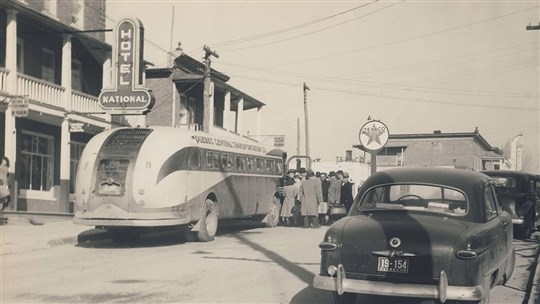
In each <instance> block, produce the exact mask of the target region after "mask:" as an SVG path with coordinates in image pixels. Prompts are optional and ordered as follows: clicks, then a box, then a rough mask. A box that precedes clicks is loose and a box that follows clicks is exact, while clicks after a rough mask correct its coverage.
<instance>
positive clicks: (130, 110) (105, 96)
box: [98, 19, 154, 115]
mask: <svg viewBox="0 0 540 304" xmlns="http://www.w3.org/2000/svg"><path fill="white" fill-rule="evenodd" d="M143 37H144V28H143V26H142V23H141V22H140V21H139V20H137V19H124V20H122V21H120V23H118V25H117V26H116V29H115V44H114V45H113V57H112V58H113V79H114V81H115V83H114V88H113V89H103V90H101V93H100V94H99V97H98V101H99V105H100V106H101V108H103V109H104V110H105V111H106V112H107V113H109V114H125V115H129V114H143V113H144V112H146V111H148V110H150V109H151V108H152V106H153V103H154V100H153V96H152V93H151V92H150V91H148V90H147V89H145V88H144V83H143V77H142V76H143V75H142V71H143V67H142V63H143V39H144V38H143Z"/></svg>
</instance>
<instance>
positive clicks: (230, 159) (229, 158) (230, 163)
mask: <svg viewBox="0 0 540 304" xmlns="http://www.w3.org/2000/svg"><path fill="white" fill-rule="evenodd" d="M227 169H228V170H232V169H234V158H233V156H232V155H227Z"/></svg>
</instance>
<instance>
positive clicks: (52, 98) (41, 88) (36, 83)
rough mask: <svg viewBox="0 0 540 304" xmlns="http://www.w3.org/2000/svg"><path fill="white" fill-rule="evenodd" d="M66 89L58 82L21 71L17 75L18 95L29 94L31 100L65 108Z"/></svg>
mask: <svg viewBox="0 0 540 304" xmlns="http://www.w3.org/2000/svg"><path fill="white" fill-rule="evenodd" d="M64 91H65V90H64V88H62V87H61V86H59V85H57V84H54V83H50V82H47V81H45V80H41V79H38V78H34V77H32V76H28V75H24V74H20V73H19V74H18V75H17V95H25V96H28V98H30V99H31V100H35V101H39V102H42V103H45V104H48V105H52V106H56V107H60V108H63V106H64V105H63V103H62V94H63V93H64Z"/></svg>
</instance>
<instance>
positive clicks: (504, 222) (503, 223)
mask: <svg viewBox="0 0 540 304" xmlns="http://www.w3.org/2000/svg"><path fill="white" fill-rule="evenodd" d="M509 223H510V222H507V221H503V222H502V225H503V226H506V225H508V224H509Z"/></svg>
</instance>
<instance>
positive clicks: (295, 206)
mask: <svg viewBox="0 0 540 304" xmlns="http://www.w3.org/2000/svg"><path fill="white" fill-rule="evenodd" d="M353 186H354V183H353V182H352V181H351V180H350V178H349V174H348V173H347V172H343V171H342V170H338V171H337V172H335V171H330V172H329V173H328V174H326V172H316V173H314V172H313V171H312V170H307V171H306V170H298V171H296V170H289V171H288V172H287V176H286V177H285V180H284V183H283V203H282V205H281V212H280V222H281V224H282V225H284V226H295V227H296V226H303V227H304V228H319V227H320V226H321V224H323V225H327V224H330V223H332V222H333V221H335V220H337V219H339V218H341V217H343V216H345V215H346V214H347V213H348V212H349V210H350V208H351V206H352V203H353ZM300 221H302V222H300Z"/></svg>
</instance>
